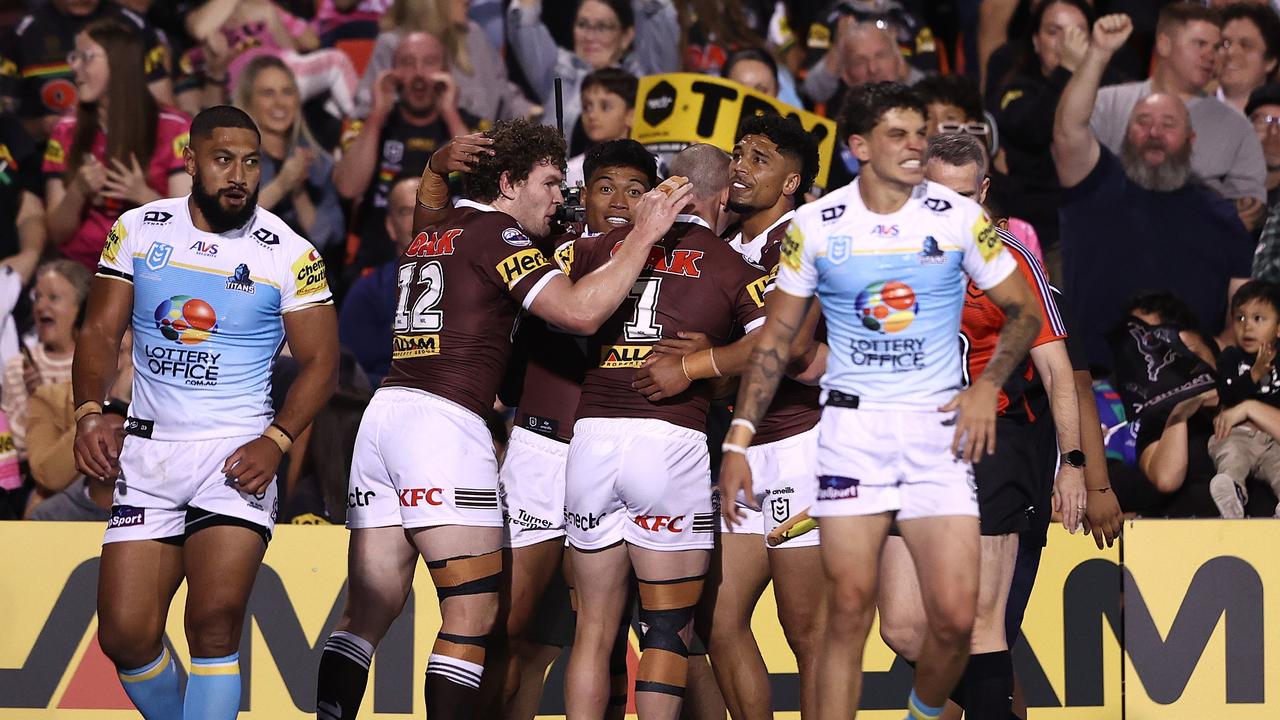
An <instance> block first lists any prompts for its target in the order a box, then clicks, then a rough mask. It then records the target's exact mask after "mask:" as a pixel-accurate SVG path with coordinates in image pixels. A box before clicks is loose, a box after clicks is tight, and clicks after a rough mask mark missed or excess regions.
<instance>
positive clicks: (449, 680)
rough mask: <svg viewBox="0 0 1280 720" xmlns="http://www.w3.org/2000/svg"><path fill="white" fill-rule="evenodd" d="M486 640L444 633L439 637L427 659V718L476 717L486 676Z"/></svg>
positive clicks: (435, 719) (447, 719) (452, 718)
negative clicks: (481, 680)
mask: <svg viewBox="0 0 1280 720" xmlns="http://www.w3.org/2000/svg"><path fill="white" fill-rule="evenodd" d="M484 642H485V639H484V638H483V637H468V636H464V635H452V634H448V633H440V634H439V635H437V636H436V644H435V647H433V648H432V649H431V657H429V658H427V677H426V681H425V683H424V687H423V692H424V693H425V695H426V702H427V717H428V718H430V719H431V720H456V719H459V718H469V717H471V716H472V715H474V714H475V706H476V701H477V700H478V699H479V696H480V678H481V677H482V676H483V675H484V654H485V647H484Z"/></svg>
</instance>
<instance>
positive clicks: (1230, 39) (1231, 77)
mask: <svg viewBox="0 0 1280 720" xmlns="http://www.w3.org/2000/svg"><path fill="white" fill-rule="evenodd" d="M1278 57H1280V17H1276V11H1275V10H1273V9H1271V8H1270V7H1269V6H1267V5H1254V4H1251V3H1247V2H1240V3H1235V4H1232V5H1228V6H1227V7H1226V8H1225V9H1223V11H1222V54H1221V56H1220V62H1221V63H1222V66H1221V69H1220V70H1219V72H1218V99H1219V100H1221V101H1222V102H1224V103H1226V104H1227V105H1230V106H1231V107H1233V108H1235V109H1236V110H1239V111H1240V112H1242V113H1243V112H1245V106H1246V105H1248V103H1249V94H1250V93H1252V92H1253V91H1254V90H1256V89H1258V88H1259V87H1262V86H1263V85H1265V84H1266V82H1267V78H1269V77H1271V75H1272V74H1274V73H1275V70H1276V64H1277V58H1278ZM1245 114H1246V115H1247V114H1248V113H1245Z"/></svg>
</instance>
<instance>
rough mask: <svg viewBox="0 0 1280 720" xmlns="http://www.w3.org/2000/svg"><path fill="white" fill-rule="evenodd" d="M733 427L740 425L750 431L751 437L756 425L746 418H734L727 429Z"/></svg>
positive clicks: (754, 432)
mask: <svg viewBox="0 0 1280 720" xmlns="http://www.w3.org/2000/svg"><path fill="white" fill-rule="evenodd" d="M735 425H741V426H742V427H744V428H746V429H748V430H750V431H751V434H752V435H755V434H756V424H755V423H753V422H751V421H750V420H748V419H746V418H734V419H733V422H731V423H729V427H733V426H735Z"/></svg>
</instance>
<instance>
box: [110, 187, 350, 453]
mask: <svg viewBox="0 0 1280 720" xmlns="http://www.w3.org/2000/svg"><path fill="white" fill-rule="evenodd" d="M98 275H99V276H100V277H106V278H111V279H114V280H119V281H124V282H128V283H131V284H132V285H133V320H132V326H133V367H134V376H133V402H132V403H131V404H130V406H129V416H130V420H129V422H128V425H127V429H128V431H129V433H130V434H133V435H138V436H141V437H149V438H152V439H155V440H208V439H213V438H225V437H234V436H241V435H256V434H258V433H261V432H262V431H263V430H264V429H265V428H266V427H267V425H269V424H270V423H271V419H272V411H271V367H272V364H273V362H274V360H275V358H276V355H277V354H278V353H279V352H280V349H281V347H282V346H283V343H284V320H283V315H284V313H287V312H292V311H294V310H300V309H303V308H306V307H311V306H314V305H322V304H327V303H331V302H332V296H331V294H330V292H329V285H328V282H327V280H326V278H325V270H324V263H323V261H322V260H321V259H320V254H319V253H318V252H316V250H315V248H314V247H312V246H311V244H310V243H308V242H307V241H306V240H304V239H302V238H301V237H299V236H298V235H297V234H296V233H294V232H293V231H292V230H291V229H289V226H288V225H286V224H285V223H284V221H282V220H281V219H280V218H278V217H276V216H275V215H273V214H271V213H270V212H267V211H266V210H263V209H262V208H258V210H257V212H256V213H255V214H254V216H253V219H252V220H250V221H249V222H248V223H247V224H245V225H244V226H243V227H241V228H238V229H236V230H231V231H228V232H225V233H222V234H220V235H215V234H212V233H206V232H203V231H201V230H198V229H196V227H195V225H194V224H193V223H192V221H191V214H190V212H189V209H188V204H187V198H186V197H182V198H171V199H166V200H157V201H156V202H153V203H148V204H147V205H144V206H142V207H140V208H136V209H134V210H130V211H129V212H126V213H125V214H123V215H121V216H120V219H119V220H118V221H116V224H115V226H114V227H112V229H111V233H110V234H109V235H108V236H107V241H106V244H105V246H104V247H103V249H102V257H101V260H100V261H99V265H98Z"/></svg>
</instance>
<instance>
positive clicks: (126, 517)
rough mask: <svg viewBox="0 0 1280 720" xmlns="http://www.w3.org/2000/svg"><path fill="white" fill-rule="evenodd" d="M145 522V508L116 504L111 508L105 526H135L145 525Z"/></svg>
mask: <svg viewBox="0 0 1280 720" xmlns="http://www.w3.org/2000/svg"><path fill="white" fill-rule="evenodd" d="M146 522H147V514H146V508H140V507H133V506H132V505H116V506H115V507H113V508H111V520H109V521H108V522H107V527H108V528H126V527H137V526H139V525H145V524H146Z"/></svg>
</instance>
